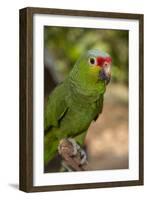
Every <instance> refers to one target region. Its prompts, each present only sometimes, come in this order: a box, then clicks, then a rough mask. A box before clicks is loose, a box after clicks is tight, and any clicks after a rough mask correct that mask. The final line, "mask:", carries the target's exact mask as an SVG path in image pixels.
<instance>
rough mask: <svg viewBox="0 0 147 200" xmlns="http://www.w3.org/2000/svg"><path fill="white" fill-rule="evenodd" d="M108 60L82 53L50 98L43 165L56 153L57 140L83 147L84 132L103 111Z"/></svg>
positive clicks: (103, 55) (97, 54)
mask: <svg viewBox="0 0 147 200" xmlns="http://www.w3.org/2000/svg"><path fill="white" fill-rule="evenodd" d="M111 62H112V60H111V57H110V55H109V54H107V53H105V52H102V51H100V50H97V49H92V50H89V51H87V52H86V53H84V54H83V55H82V56H81V57H80V58H79V59H78V60H77V62H76V63H75V65H74V67H73V68H72V70H71V72H70V73H69V75H68V77H67V78H66V79H65V80H64V81H63V82H62V83H61V84H59V85H58V86H57V87H56V88H55V89H54V90H53V91H52V92H51V94H50V95H49V97H48V100H47V103H46V105H45V111H44V130H45V135H44V164H45V165H46V164H47V163H49V161H51V160H52V159H53V158H54V157H55V155H56V154H57V153H58V145H59V142H60V140H62V139H64V138H74V139H75V141H76V142H77V143H79V144H80V145H83V144H84V138H85V135H86V131H87V129H88V127H89V125H90V123H91V122H92V120H96V119H97V117H98V116H99V114H100V113H101V112H102V108H103V97H104V93H105V90H106V86H107V84H108V83H109V81H110V78H111Z"/></svg>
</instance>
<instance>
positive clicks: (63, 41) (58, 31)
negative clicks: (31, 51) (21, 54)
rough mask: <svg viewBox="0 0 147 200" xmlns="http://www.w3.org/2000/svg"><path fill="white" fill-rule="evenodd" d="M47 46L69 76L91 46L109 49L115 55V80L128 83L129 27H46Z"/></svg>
mask: <svg viewBox="0 0 147 200" xmlns="http://www.w3.org/2000/svg"><path fill="white" fill-rule="evenodd" d="M44 46H45V48H46V49H48V52H49V54H50V56H51V57H52V58H53V60H54V64H55V66H56V71H57V72H58V73H61V74H62V77H65V76H66V75H67V74H68V73H69V70H71V68H72V67H73V66H74V63H75V62H76V60H77V59H78V57H79V56H80V55H81V54H82V53H83V52H85V51H87V50H89V49H100V50H102V51H106V52H107V53H109V54H110V55H111V57H112V80H113V81H114V82H120V83H123V84H127V83H128V31H127V30H110V29H109V30H102V29H92V28H69V27H48V26H46V27H44Z"/></svg>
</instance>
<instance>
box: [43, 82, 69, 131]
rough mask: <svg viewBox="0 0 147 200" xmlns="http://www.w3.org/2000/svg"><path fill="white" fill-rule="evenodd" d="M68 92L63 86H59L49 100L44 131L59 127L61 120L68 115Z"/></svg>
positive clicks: (46, 107)
mask: <svg viewBox="0 0 147 200" xmlns="http://www.w3.org/2000/svg"><path fill="white" fill-rule="evenodd" d="M65 93H66V90H65V88H64V85H63V84H60V85H59V86H57V87H56V88H55V89H54V91H53V92H52V93H51V95H50V96H49V98H48V101H47V104H46V106H45V115H44V117H45V119H44V129H45V130H47V129H48V128H50V127H51V126H55V127H57V126H58V124H59V120H60V119H61V118H62V117H63V115H64V114H65V113H66V111H67V109H68V107H67V104H66V101H65V96H66V94H65Z"/></svg>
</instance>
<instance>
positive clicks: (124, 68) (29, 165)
mask: <svg viewBox="0 0 147 200" xmlns="http://www.w3.org/2000/svg"><path fill="white" fill-rule="evenodd" d="M134 185H143V15H142V14H130V13H129V14H128V13H109V12H93V11H80V10H61V9H49V8H31V7H29V8H24V9H21V10H20V190H23V191H25V192H41V191H56V190H69V189H86V188H100V187H116V186H117V187H120V186H134Z"/></svg>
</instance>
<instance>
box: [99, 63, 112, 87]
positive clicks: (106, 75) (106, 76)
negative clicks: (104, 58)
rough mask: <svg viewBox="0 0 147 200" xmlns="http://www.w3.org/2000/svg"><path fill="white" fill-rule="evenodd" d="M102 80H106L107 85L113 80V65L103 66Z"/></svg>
mask: <svg viewBox="0 0 147 200" xmlns="http://www.w3.org/2000/svg"><path fill="white" fill-rule="evenodd" d="M100 78H101V80H105V82H106V84H108V83H109V82H110V80H111V64H109V63H107V64H106V65H104V66H103V68H102V70H101V72H100Z"/></svg>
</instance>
